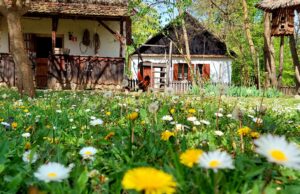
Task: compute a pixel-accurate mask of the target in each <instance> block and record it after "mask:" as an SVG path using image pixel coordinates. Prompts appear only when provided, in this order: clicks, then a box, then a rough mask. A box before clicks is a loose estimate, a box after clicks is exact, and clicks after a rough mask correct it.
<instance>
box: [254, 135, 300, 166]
mask: <svg viewBox="0 0 300 194" xmlns="http://www.w3.org/2000/svg"><path fill="white" fill-rule="evenodd" d="M254 144H255V145H256V146H257V148H256V152H257V153H259V154H261V155H263V156H265V157H266V158H267V159H268V161H269V162H274V163H277V164H282V165H284V166H286V167H290V168H294V169H300V149H299V147H298V146H297V145H296V144H294V143H289V142H288V141H287V140H286V139H285V137H284V136H276V135H271V134H267V135H263V136H261V137H260V138H258V139H257V140H255V141H254Z"/></svg>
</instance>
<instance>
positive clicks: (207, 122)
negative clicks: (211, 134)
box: [200, 120, 210, 125]
mask: <svg viewBox="0 0 300 194" xmlns="http://www.w3.org/2000/svg"><path fill="white" fill-rule="evenodd" d="M200 122H201V123H203V124H204V125H210V122H209V121H207V120H200Z"/></svg>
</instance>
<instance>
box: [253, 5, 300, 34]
mask: <svg viewBox="0 0 300 194" xmlns="http://www.w3.org/2000/svg"><path fill="white" fill-rule="evenodd" d="M256 7H257V8H259V9H262V10H264V11H266V12H270V13H272V22H271V23H272V25H271V35H272V36H292V35H293V34H294V17H295V14H294V11H295V10H299V9H300V0H263V1H261V2H260V3H258V4H257V5H256Z"/></svg>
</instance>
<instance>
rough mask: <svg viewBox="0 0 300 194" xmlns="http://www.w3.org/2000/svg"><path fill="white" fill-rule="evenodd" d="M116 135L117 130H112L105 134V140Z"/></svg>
mask: <svg viewBox="0 0 300 194" xmlns="http://www.w3.org/2000/svg"><path fill="white" fill-rule="evenodd" d="M114 135H115V132H110V133H109V134H108V135H107V136H105V138H104V139H105V140H110V139H111V138H112V137H113V136H114Z"/></svg>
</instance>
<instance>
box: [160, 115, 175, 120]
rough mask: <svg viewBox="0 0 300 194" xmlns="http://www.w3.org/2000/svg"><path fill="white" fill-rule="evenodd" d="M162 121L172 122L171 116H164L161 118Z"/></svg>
mask: <svg viewBox="0 0 300 194" xmlns="http://www.w3.org/2000/svg"><path fill="white" fill-rule="evenodd" d="M162 120H163V121H172V120H173V117H172V116H171V115H165V116H163V117H162Z"/></svg>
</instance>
